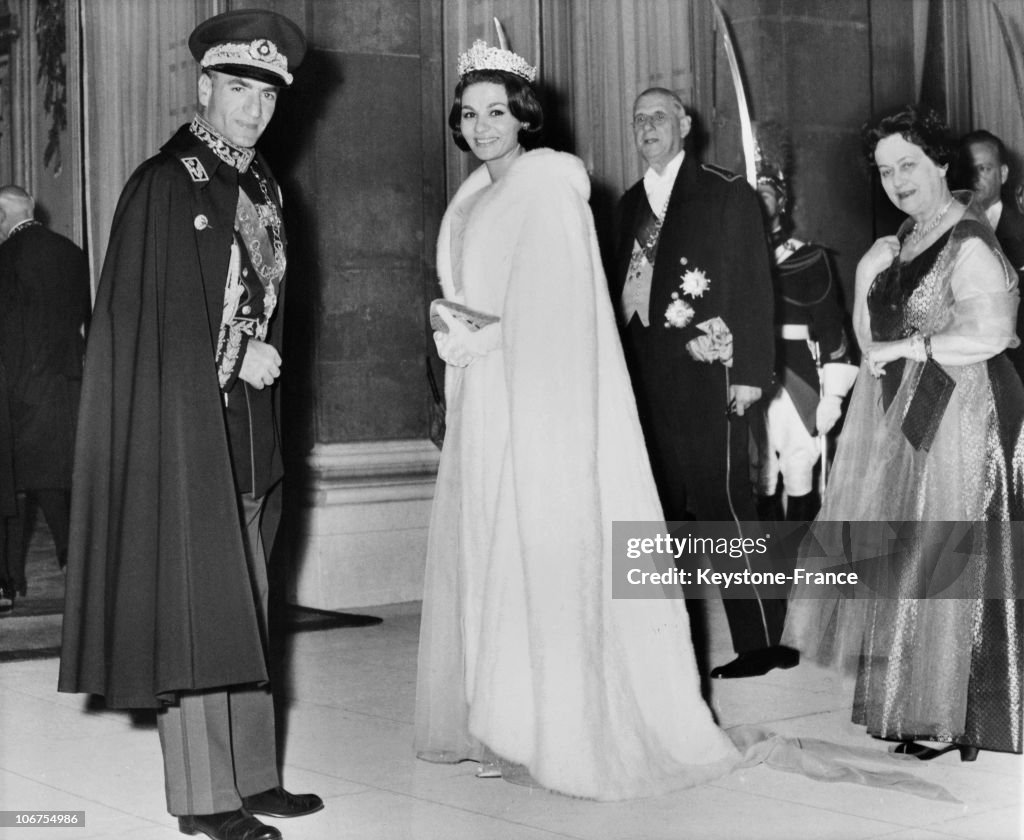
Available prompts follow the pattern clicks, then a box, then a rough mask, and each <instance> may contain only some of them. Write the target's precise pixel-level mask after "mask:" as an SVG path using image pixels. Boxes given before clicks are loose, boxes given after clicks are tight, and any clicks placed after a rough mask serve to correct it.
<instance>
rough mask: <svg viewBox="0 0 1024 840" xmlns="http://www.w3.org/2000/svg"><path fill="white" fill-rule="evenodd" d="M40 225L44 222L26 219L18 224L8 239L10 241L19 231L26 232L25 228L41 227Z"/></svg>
mask: <svg viewBox="0 0 1024 840" xmlns="http://www.w3.org/2000/svg"><path fill="white" fill-rule="evenodd" d="M39 224H42V222H40V221H39V220H38V219H24V220H22V221H20V222H18V224H16V225H14V226H13V227H12V228H11V229H10V230H9V231H8V232H7V238H8V239H10V238H11V237H12V236H14V234H16V233H17V232H18V231H19V230H24V229H25V228H29V227H32V226H33V225H39Z"/></svg>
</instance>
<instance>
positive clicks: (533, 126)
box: [448, 70, 544, 152]
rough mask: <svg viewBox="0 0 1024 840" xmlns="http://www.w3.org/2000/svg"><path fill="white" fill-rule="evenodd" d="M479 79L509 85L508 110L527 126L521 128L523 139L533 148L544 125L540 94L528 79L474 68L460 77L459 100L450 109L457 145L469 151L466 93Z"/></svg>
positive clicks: (526, 144)
mask: <svg viewBox="0 0 1024 840" xmlns="http://www.w3.org/2000/svg"><path fill="white" fill-rule="evenodd" d="M478 82H491V83H492V84H496V85H501V86H502V87H503V88H505V93H506V95H507V96H508V110H509V113H511V114H512V116H513V117H515V118H516V119H517V120H519V122H521V123H524V127H523V128H521V129H520V130H519V142H520V143H521V144H522V146H523V147H524V148H526V149H532V148H533V147H534V146H535V145H536V144H537V142H538V141H539V140H540V133H541V129H542V128H544V111H543V110H542V109H541V107H540V101H539V100H538V99H537V93H536V91H534V89H533V85H531V84H530V83H529V82H528V81H526V79H524V78H523V77H522V76H517V75H516V74H515V73H509V72H507V71H505V70H470V71H469V72H468V73H466V75H465V76H463V77H462V78H461V79H459V83H458V84H457V85H456V86H455V102H453V103H452V109H451V111H449V112H448V127H449V128H450V129H451V130H452V137H453V138H454V139H455V145H456V146H458V147H459V148H460V149H462V151H464V152H468V151H469V144H468V143H467V142H466V138H465V137H463V136H462V92H463V91H464V90H465V89H466V88H468V87H469V86H470V85H475V84H477V83H478Z"/></svg>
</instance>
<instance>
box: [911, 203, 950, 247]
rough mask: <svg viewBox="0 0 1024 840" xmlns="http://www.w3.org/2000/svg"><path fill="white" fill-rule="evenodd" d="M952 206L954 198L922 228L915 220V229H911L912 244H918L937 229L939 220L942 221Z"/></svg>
mask: <svg viewBox="0 0 1024 840" xmlns="http://www.w3.org/2000/svg"><path fill="white" fill-rule="evenodd" d="M952 206H953V199H952V198H951V199H950V200H949V201H947V202H946V206H945V207H943V208H942V209H941V210H940V211H939V212H938V213H937V214H936V215H935V218H934V219H932V220H931V221H930V222H928V224H926V225H925V226H924V227H923V228H921V229H920V230H918V227H919V225H918V223H917V222H914V229H913V230H911V231H910V237H909V239H910V244H911V245H916V244H917V243H918V242H920V241H921V240H922V239H924V238H925V237H926V236H927V235H928V234H929V233H931V232H932V231H933V230H935V228H937V227H938V226H939V222H941V221H942V219H943V217H944V216H945V215H946V211H947V210H949V208H950V207H952Z"/></svg>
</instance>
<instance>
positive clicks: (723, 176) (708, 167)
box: [700, 163, 743, 181]
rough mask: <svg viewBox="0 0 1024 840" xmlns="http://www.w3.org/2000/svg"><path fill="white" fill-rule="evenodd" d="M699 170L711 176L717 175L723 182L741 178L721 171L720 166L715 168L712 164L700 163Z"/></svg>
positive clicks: (730, 172) (726, 171)
mask: <svg viewBox="0 0 1024 840" xmlns="http://www.w3.org/2000/svg"><path fill="white" fill-rule="evenodd" d="M700 168H701V169H703V170H704V171H705V172H710V173H711V174H712V175H717V176H718V177H719V178H721V179H722V180H723V181H735V180H736V179H737V178H742V177H743V176H742V175H738V174H737V173H735V172H733V171H731V170H729V169H723V168H722V167H721V166H715V164H713V163H702V164H701V165H700Z"/></svg>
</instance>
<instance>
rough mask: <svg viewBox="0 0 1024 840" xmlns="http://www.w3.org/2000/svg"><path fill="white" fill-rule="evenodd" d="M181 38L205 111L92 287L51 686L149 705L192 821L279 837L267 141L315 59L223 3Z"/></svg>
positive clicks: (273, 27)
mask: <svg viewBox="0 0 1024 840" xmlns="http://www.w3.org/2000/svg"><path fill="white" fill-rule="evenodd" d="M189 47H190V49H191V51H192V54H193V55H194V56H195V58H196V60H197V61H199V63H200V66H201V68H202V72H201V74H200V76H199V82H198V96H199V107H198V114H197V115H196V117H195V118H194V119H193V120H192V122H191V123H190V124H188V125H185V126H182V127H181V128H180V129H179V130H178V132H177V133H176V134H175V135H174V136H173V137H172V138H171V139H170V141H169V142H168V143H167V144H166V145H165V146H164V147H163V148H162V149H161V151H160V153H159V154H158V155H156V156H155V157H153V158H151V159H150V160H148V161H146V162H145V163H144V164H143V165H142V166H141V167H140V168H139V169H138V170H137V171H136V172H135V174H134V175H133V176H132V178H131V180H130V181H129V182H128V185H127V186H126V187H125V189H124V191H123V193H122V195H121V200H120V202H119V204H118V208H117V211H116V213H115V217H114V222H113V228H112V232H111V236H110V244H109V246H108V249H107V254H106V260H105V263H104V268H103V275H102V279H101V281H100V284H99V287H98V290H97V300H96V308H95V315H94V319H93V331H92V333H91V334H90V340H89V346H88V350H87V357H86V367H85V378H84V383H83V392H82V411H81V416H82V422H81V424H80V426H79V430H78V440H77V449H76V458H75V469H74V484H73V495H72V528H71V550H70V556H69V562H68V580H67V603H66V608H65V617H64V640H63V650H62V657H61V674H60V689H61V690H62V691H85V692H89V693H92V694H101V695H103V696H104V697H105V698H106V701H107V704H108V706H111V707H115V708H117V707H128V708H138V707H152V708H158V709H159V713H158V716H157V720H158V724H159V731H160V744H161V747H162V750H163V758H164V776H165V780H166V790H167V802H168V810H169V811H170V813H171V814H173V815H175V816H177V817H179V824H180V828H181V830H182V832H184V833H186V834H196V833H197V832H203V833H205V834H207V835H208V836H209V837H212V838H216V839H217V840H274V838H279V837H281V833H280V832H279V831H278V830H277V829H276V828H274V827H272V826H268V825H264V824H263V823H262V822H260V821H259V820H258V819H257V818H256V817H255V816H253V815H254V814H263V815H269V816H273V817H294V816H300V815H303V814H309V813H312V812H314V811H317V810H319V809H320V808H322V807H323V802H322V801H321V799H320V798H319V797H318V796H315V795H313V794H301V795H296V794H292V793H289V792H288V791H286V790H285V789H284V788H282V787H281V783H280V777H279V773H278V763H277V750H276V744H275V731H274V707H273V699H272V696H271V693H270V689H269V686H268V684H267V683H268V670H269V669H268V666H267V637H266V630H267V568H266V557H267V556H268V555H269V554H270V549H271V546H272V542H273V536H274V531H275V528H276V517H275V516H274V514H273V508H272V505H271V500H272V494H273V493H274V491H275V490H276V489H277V488H278V485H279V482H280V479H281V474H282V460H281V454H280V441H279V439H278V426H279V424H278V410H279V405H278V401H279V388H278V382H277V380H278V376H279V374H280V365H281V356H280V347H281V331H282V323H281V303H282V298H283V292H284V279H285V267H286V258H285V236H284V228H283V225H282V216H281V196H280V192H279V190H278V186H277V183H276V182H275V181H274V178H273V176H272V175H271V173H270V170H269V169H268V167H267V164H266V161H264V160H263V158H262V157H261V156H260V154H259V153H258V152H257V151H256V150H255V148H254V147H255V144H256V141H257V140H258V139H259V138H260V136H261V135H262V133H263V131H264V129H265V128H266V127H267V124H268V123H269V121H270V118H271V117H272V116H273V113H274V108H275V105H276V102H277V97H278V93H279V90H280V89H281V88H283V87H286V86H288V85H289V84H291V82H292V70H293V69H294V68H295V67H296V66H297V65H298V64H299V62H300V61H301V60H302V57H303V55H304V52H305V48H306V45H305V39H304V37H303V35H302V32H301V31H300V30H299V28H298V27H297V26H296V25H295V24H294V23H292V21H290V20H288V19H287V18H285V17H283V16H281V15H278V14H275V13H273V12H269V11H259V10H239V11H235V12H227V13H225V14H222V15H218V16H216V17H214V18H211V19H209V20H207V21H205V22H204V23H202V24H200V25H199V26H198V27H197V28H196V29H195V31H194V32H193V33H192V35H191V37H190V38H189Z"/></svg>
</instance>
